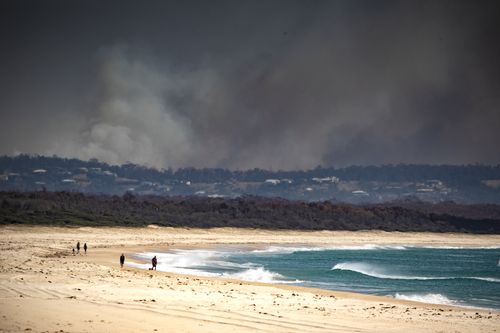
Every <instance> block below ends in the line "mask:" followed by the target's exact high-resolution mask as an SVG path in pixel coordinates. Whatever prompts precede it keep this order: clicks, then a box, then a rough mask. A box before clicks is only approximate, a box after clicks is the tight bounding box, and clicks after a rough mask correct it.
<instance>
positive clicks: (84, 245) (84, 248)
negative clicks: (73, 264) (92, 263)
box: [83, 243, 87, 254]
mask: <svg viewBox="0 0 500 333" xmlns="http://www.w3.org/2000/svg"><path fill="white" fill-rule="evenodd" d="M83 251H85V254H87V243H84V244H83Z"/></svg>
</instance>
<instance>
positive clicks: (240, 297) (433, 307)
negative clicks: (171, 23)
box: [0, 225, 500, 332]
mask: <svg viewBox="0 0 500 333" xmlns="http://www.w3.org/2000/svg"><path fill="white" fill-rule="evenodd" d="M77 240H79V241H80V242H81V243H82V244H83V242H87V243H88V245H89V253H88V254H87V255H86V256H85V255H76V256H73V255H71V248H72V247H73V246H74V244H75V243H76V241H77ZM270 243H273V244H288V245H291V244H307V245H309V246H311V245H320V246H321V245H325V244H332V243H334V244H335V245H339V244H345V245H359V244H363V243H370V244H379V245H381V244H385V245H387V244H400V245H401V244H405V245H410V244H414V245H432V246H435V245H449V246H451V245H453V246H463V245H465V246H468V247H470V246H488V245H489V246H498V244H500V235H468V234H431V233H412V234H408V233H385V232H378V231H375V232H331V231H328V232H324V231H318V232H309V231H308V232H297V231H268V230H248V229H233V228H223V229H207V230H200V229H173V228H157V227H149V228H139V229H137V228H60V227H33V226H32V227H27V226H12V225H9V226H2V227H0V246H1V252H0V253H1V254H0V267H1V270H0V273H1V274H0V282H2V283H1V288H0V314H1V315H2V316H3V323H2V324H0V331H2V332H15V331H21V330H25V329H27V328H29V329H31V330H32V331H39V332H43V331H54V330H56V329H57V331H59V330H60V329H63V331H64V332H136V331H155V330H156V331H159V332H187V331H190V332H208V331H221V332H224V331H229V330H235V329H237V330H239V331H242V332H247V331H248V332H250V331H255V330H257V331H273V332H276V331H278V332H303V331H311V332H359V331H369V332H391V331H393V332H398V331H407V332H428V331H441V332H457V331H458V332H470V331H476V332H494V331H495V330H497V328H498V327H500V311H497V310H483V309H477V308H462V307H455V306H448V305H439V304H430V303H420V302H414V301H406V300H398V299H395V298H391V297H386V296H375V295H367V294H360V293H354V292H344V291H330V290H326V289H317V288H308V287H302V286H296V285H283V284H268V283H260V282H247V281H241V280H235V279H226V278H223V277H222V278H221V277H203V276H201V277H200V276H194V275H184V274H178V273H167V272H160V271H148V270H143V269H135V268H129V267H127V268H124V269H120V267H119V263H118V257H119V255H120V254H121V253H122V252H124V253H125V255H126V256H127V258H129V257H130V254H131V253H138V252H141V251H146V250H151V249H158V248H161V249H166V248H169V249H174V248H177V249H179V248H189V249H192V248H203V247H205V248H207V247H213V246H215V245H217V244H219V245H222V246H223V245H236V244H242V245H247V246H252V247H253V246H268V245H269V244H270ZM82 311H86V312H83V313H85V315H82ZM23 313H24V314H26V313H30V315H29V316H26V315H23ZM97 318H99V319H97ZM117 319H119V320H117ZM165 323H168V325H165Z"/></svg>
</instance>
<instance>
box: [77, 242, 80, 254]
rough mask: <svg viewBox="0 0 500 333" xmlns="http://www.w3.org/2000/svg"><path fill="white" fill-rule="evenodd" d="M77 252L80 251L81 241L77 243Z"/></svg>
mask: <svg viewBox="0 0 500 333" xmlns="http://www.w3.org/2000/svg"><path fill="white" fill-rule="evenodd" d="M76 253H80V242H78V243H76Z"/></svg>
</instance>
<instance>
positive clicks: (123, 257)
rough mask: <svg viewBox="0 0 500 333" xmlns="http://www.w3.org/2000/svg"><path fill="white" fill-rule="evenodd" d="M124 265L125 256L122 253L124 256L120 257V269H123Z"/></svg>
mask: <svg viewBox="0 0 500 333" xmlns="http://www.w3.org/2000/svg"><path fill="white" fill-rule="evenodd" d="M124 263H125V256H124V255H123V253H122V255H121V256H120V267H121V268H123V264H124Z"/></svg>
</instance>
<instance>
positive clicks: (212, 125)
mask: <svg viewBox="0 0 500 333" xmlns="http://www.w3.org/2000/svg"><path fill="white" fill-rule="evenodd" d="M0 6H2V7H4V8H2V10H1V12H2V14H0V16H1V17H0V19H1V20H0V21H2V22H3V23H2V25H3V27H2V29H0V31H1V32H0V38H1V42H2V49H5V50H9V51H10V52H2V54H1V55H0V66H2V69H3V70H2V72H3V73H4V75H1V77H0V94H1V95H0V97H1V99H0V112H1V114H0V116H1V123H0V154H16V153H19V152H25V153H39V154H58V155H62V156H68V157H78V158H83V159H90V158H97V159H99V160H102V161H106V162H109V163H113V164H117V163H125V162H133V163H137V164H145V165H148V166H154V167H158V168H163V167H173V168H178V167H188V166H194V167H226V168H239V169H248V168H254V167H260V168H272V169H298V168H312V167H315V166H317V165H319V164H321V165H335V166H344V165H349V164H385V163H432V164H435V163H451V164H463V163H478V162H479V163H492V164H497V163H500V148H499V145H498V143H499V142H500V63H499V62H498V59H500V46H499V44H500V43H498V40H497V38H498V35H499V32H500V31H499V28H498V27H497V24H496V23H497V22H498V21H499V19H500V13H499V7H500V6H498V5H497V3H496V2H495V1H477V2H472V1H439V2H435V1H418V2H417V1H411V2H410V1H397V2H395V1H377V2H373V1H327V2H322V1H315V2H308V1H282V2H281V1H266V2H253V1H242V2H237V3H236V2H225V1H215V2H210V3H206V2H201V1H200V2H194V1H193V2H189V1H188V2H182V4H181V2H156V1H147V2H145V3H144V4H139V3H132V2H115V1H105V2H98V1H95V2H94V1H74V2H71V3H68V2H63V1H46V2H37V1H33V2H30V1H24V2H22V1H21V2H15V1H12V2H10V1H7V2H4V3H2V5H0ZM118 9H120V10H118Z"/></svg>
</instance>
